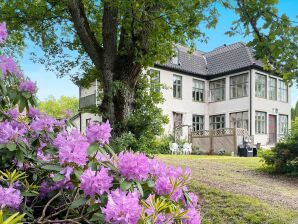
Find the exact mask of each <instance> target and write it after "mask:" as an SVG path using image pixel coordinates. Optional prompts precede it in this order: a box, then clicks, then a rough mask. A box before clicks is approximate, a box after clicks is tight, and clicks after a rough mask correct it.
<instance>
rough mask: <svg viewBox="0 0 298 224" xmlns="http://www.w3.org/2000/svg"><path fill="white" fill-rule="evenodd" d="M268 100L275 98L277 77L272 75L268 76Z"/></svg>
mask: <svg viewBox="0 0 298 224" xmlns="http://www.w3.org/2000/svg"><path fill="white" fill-rule="evenodd" d="M273 83H274V85H272V84H273ZM273 94H274V95H273ZM269 100H277V79H276V78H273V77H269Z"/></svg>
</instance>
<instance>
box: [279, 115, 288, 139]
mask: <svg viewBox="0 0 298 224" xmlns="http://www.w3.org/2000/svg"><path fill="white" fill-rule="evenodd" d="M287 133H288V116H287V115H279V135H280V136H281V137H282V136H285V135H286V134H287Z"/></svg>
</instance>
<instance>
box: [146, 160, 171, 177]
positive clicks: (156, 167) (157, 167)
mask: <svg viewBox="0 0 298 224" xmlns="http://www.w3.org/2000/svg"><path fill="white" fill-rule="evenodd" d="M149 163H150V174H152V175H154V176H160V175H163V174H164V173H165V172H166V170H167V166H166V164H164V163H163V162H162V161H160V160H158V159H156V158H154V159H151V160H149Z"/></svg>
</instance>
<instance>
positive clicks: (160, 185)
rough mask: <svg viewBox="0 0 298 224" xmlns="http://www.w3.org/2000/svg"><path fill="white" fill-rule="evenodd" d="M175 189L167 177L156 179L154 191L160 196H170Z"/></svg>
mask: <svg viewBox="0 0 298 224" xmlns="http://www.w3.org/2000/svg"><path fill="white" fill-rule="evenodd" d="M172 189H173V185H172V184H171V181H170V178H169V177H168V176H166V175H164V176H160V177H158V178H157V179H156V181H155V185H154V190H155V192H156V193H157V194H158V195H165V194H170V193H171V191H172Z"/></svg>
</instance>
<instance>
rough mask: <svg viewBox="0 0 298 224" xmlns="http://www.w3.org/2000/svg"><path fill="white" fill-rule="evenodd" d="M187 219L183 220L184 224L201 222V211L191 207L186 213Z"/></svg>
mask: <svg viewBox="0 0 298 224" xmlns="http://www.w3.org/2000/svg"><path fill="white" fill-rule="evenodd" d="M185 217H186V218H185V219H184V220H183V224H200V223H201V217H200V213H199V212H197V210H196V209H195V208H189V209H188V210H187V213H186V214H185Z"/></svg>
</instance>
